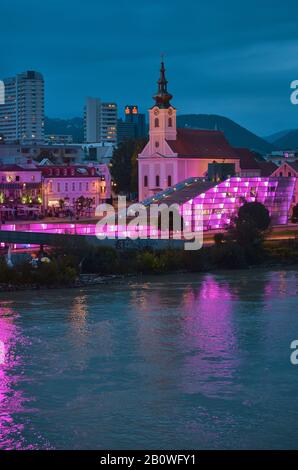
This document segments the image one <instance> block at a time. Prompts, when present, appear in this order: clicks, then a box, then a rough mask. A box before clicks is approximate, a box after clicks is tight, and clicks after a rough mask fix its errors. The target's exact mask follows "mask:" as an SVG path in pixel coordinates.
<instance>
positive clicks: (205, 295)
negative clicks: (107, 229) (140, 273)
mask: <svg viewBox="0 0 298 470" xmlns="http://www.w3.org/2000/svg"><path fill="white" fill-rule="evenodd" d="M297 293H298V272H297V270H294V269H292V270H287V271H284V270H280V271H263V270H256V271H233V272H231V271H230V272H223V273H219V274H197V275H189V274H180V275H171V276H159V277H148V278H147V277H146V278H145V277H143V278H141V279H139V280H131V281H129V282H126V281H125V282H123V283H121V284H120V285H119V284H118V285H116V284H111V285H109V286H97V287H96V288H93V287H92V288H87V289H82V290H77V289H69V290H49V291H39V292H17V293H7V294H4V293H2V294H0V340H1V342H2V343H1V345H2V351H1V350H0V359H1V362H2V364H1V365H0V448H1V449H138V448H140V449H141V448H143V449H159V448H160V449H175V448H176V449H177V448H178V449H182V448H184V449H186V448H187V449H247V448H255V449H261V448H266V449H282V448H288V449H294V448H297V447H298V437H297V424H298V405H297V396H298V366H295V365H292V364H291V362H290V355H291V350H290V343H291V342H292V341H293V340H295V339H298V297H297ZM3 345H4V346H3ZM3 348H4V350H3Z"/></svg>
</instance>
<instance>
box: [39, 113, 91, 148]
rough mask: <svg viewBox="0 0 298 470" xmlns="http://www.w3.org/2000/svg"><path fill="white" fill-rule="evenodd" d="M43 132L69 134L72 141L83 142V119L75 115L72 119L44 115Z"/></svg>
mask: <svg viewBox="0 0 298 470" xmlns="http://www.w3.org/2000/svg"><path fill="white" fill-rule="evenodd" d="M45 134H69V135H72V137H73V141H74V142H83V140H84V128H83V119H82V118H81V117H75V118H72V119H59V118H48V117H46V118H45Z"/></svg>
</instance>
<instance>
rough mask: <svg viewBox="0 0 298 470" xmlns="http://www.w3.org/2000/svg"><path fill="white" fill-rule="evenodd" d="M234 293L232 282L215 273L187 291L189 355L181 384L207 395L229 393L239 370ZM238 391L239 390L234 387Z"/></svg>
mask: <svg viewBox="0 0 298 470" xmlns="http://www.w3.org/2000/svg"><path fill="white" fill-rule="evenodd" d="M234 299H235V295H234V293H233V291H232V289H231V288H230V286H229V284H228V283H227V282H224V281H219V280H217V279H216V278H215V276H213V275H208V276H206V277H205V278H204V279H203V280H202V282H201V284H200V285H199V286H198V287H195V288H194V287H193V288H191V287H190V288H189V289H188V290H187V293H185V295H184V298H183V301H184V305H183V308H184V310H185V313H186V314H185V318H184V321H185V323H184V336H183V339H184V341H185V344H186V345H187V346H186V347H187V355H186V358H185V363H184V367H183V380H182V384H183V385H182V388H183V390H184V391H185V392H188V393H204V394H205V395H208V396H211V395H212V396H214V395H221V396H222V395H223V394H225V393H230V384H231V382H232V380H233V377H234V375H235V373H236V370H237V367H238V365H239V361H238V359H237V348H238V342H237V337H236V332H235V328H234V325H233V314H234V306H233V300H234ZM235 391H236V390H235Z"/></svg>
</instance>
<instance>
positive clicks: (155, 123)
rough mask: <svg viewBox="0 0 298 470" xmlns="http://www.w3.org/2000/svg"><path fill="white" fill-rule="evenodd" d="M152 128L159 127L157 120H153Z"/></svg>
mask: <svg viewBox="0 0 298 470" xmlns="http://www.w3.org/2000/svg"><path fill="white" fill-rule="evenodd" d="M154 127H159V119H158V118H155V119H154Z"/></svg>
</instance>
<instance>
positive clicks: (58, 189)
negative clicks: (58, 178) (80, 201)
mask: <svg viewBox="0 0 298 470" xmlns="http://www.w3.org/2000/svg"><path fill="white" fill-rule="evenodd" d="M57 191H58V193H60V183H57Z"/></svg>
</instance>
